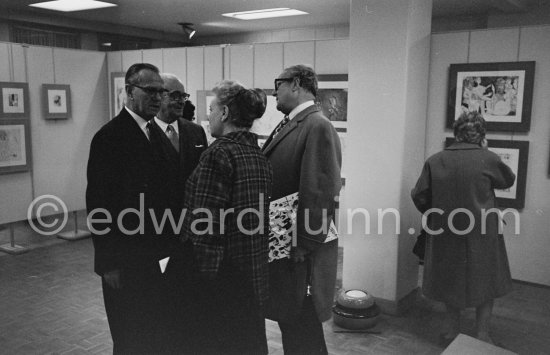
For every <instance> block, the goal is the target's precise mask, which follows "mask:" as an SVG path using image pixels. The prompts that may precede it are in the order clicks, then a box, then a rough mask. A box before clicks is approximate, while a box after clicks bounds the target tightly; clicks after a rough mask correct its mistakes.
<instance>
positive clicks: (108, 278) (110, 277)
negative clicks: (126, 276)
mask: <svg viewBox="0 0 550 355" xmlns="http://www.w3.org/2000/svg"><path fill="white" fill-rule="evenodd" d="M103 279H104V280H105V282H106V283H107V285H109V286H110V287H111V288H114V289H115V290H119V289H121V288H122V281H121V277H120V270H112V271H108V272H106V273H104V274H103Z"/></svg>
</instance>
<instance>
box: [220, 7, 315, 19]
mask: <svg viewBox="0 0 550 355" xmlns="http://www.w3.org/2000/svg"><path fill="white" fill-rule="evenodd" d="M297 15H309V14H308V13H307V12H304V11H300V10H294V9H289V8H288V7H280V8H276V9H265V10H253V11H241V12H230V13H227V14H222V16H226V17H233V18H238V19H239V20H257V19H260V18H270V17H284V16H297Z"/></svg>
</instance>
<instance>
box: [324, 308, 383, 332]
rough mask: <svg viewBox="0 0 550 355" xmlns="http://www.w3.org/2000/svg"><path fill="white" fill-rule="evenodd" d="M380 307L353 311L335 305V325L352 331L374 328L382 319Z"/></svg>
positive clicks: (333, 309)
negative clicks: (380, 318)
mask: <svg viewBox="0 0 550 355" xmlns="http://www.w3.org/2000/svg"><path fill="white" fill-rule="evenodd" d="M380 313H381V312H380V307H378V306H377V305H376V304H374V305H372V306H371V307H369V308H366V309H351V308H345V307H341V306H339V305H335V306H334V307H332V316H333V320H334V324H336V325H337V326H339V327H342V328H345V329H351V330H359V329H367V328H372V327H374V326H375V325H376V323H377V322H378V319H379V317H380Z"/></svg>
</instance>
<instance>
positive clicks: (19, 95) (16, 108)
mask: <svg viewBox="0 0 550 355" xmlns="http://www.w3.org/2000/svg"><path fill="white" fill-rule="evenodd" d="M0 93H1V94H2V99H1V100H0V118H27V117H28V116H29V85H28V84H27V83H10V82H0Z"/></svg>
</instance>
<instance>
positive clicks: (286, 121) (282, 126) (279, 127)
mask: <svg viewBox="0 0 550 355" xmlns="http://www.w3.org/2000/svg"><path fill="white" fill-rule="evenodd" d="M288 122H290V118H289V117H288V115H287V116H285V118H283V119H282V121H281V122H279V124H278V125H277V127H275V131H274V132H273V139H274V138H275V137H276V136H277V134H279V132H281V131H282V129H283V128H284V127H285V126H286V125H287V124H288Z"/></svg>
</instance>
